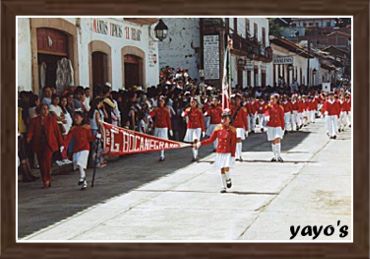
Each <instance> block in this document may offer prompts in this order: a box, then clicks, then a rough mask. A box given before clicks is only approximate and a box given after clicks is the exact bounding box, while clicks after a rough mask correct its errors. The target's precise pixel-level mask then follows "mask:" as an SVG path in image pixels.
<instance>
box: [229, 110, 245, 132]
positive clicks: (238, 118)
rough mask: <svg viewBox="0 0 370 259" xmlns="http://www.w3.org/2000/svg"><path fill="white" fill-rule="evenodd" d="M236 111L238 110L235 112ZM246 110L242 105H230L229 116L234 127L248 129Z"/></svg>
mask: <svg viewBox="0 0 370 259" xmlns="http://www.w3.org/2000/svg"><path fill="white" fill-rule="evenodd" d="M236 112H238V113H237V114H236ZM247 116H248V112H247V109H245V108H244V107H243V106H241V107H240V108H238V107H236V106H232V107H231V117H232V119H233V126H234V127H235V128H242V129H245V130H247V129H248V120H247Z"/></svg>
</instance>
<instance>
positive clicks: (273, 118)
mask: <svg viewBox="0 0 370 259" xmlns="http://www.w3.org/2000/svg"><path fill="white" fill-rule="evenodd" d="M266 114H267V115H269V116H270V120H269V121H268V122H267V126H269V127H274V128H275V127H281V128H282V129H284V126H285V121H284V108H283V106H281V105H278V104H269V105H268V106H267V111H266Z"/></svg>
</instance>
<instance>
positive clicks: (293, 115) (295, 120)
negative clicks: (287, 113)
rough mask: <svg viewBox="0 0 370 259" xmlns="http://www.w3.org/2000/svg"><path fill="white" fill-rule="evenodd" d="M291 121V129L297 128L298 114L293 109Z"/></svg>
mask: <svg viewBox="0 0 370 259" xmlns="http://www.w3.org/2000/svg"><path fill="white" fill-rule="evenodd" d="M291 121H292V130H297V126H300V125H301V124H300V120H299V116H298V111H293V113H292V115H291Z"/></svg>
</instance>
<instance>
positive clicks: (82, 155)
mask: <svg viewBox="0 0 370 259" xmlns="http://www.w3.org/2000/svg"><path fill="white" fill-rule="evenodd" d="M73 121H74V126H73V127H72V128H71V130H70V132H69V133H68V135H67V138H66V141H65V146H67V147H68V143H69V142H70V141H71V140H72V139H73V141H74V142H73V169H74V170H76V169H78V170H79V172H80V180H79V181H78V185H82V187H81V190H84V189H86V188H87V181H86V172H85V170H86V168H87V162H88V159H89V151H90V142H92V141H94V136H93V134H92V130H91V127H90V125H88V124H84V123H83V121H84V113H83V112H82V110H77V111H75V113H74V115H73ZM96 138H101V135H100V133H97V134H96Z"/></svg>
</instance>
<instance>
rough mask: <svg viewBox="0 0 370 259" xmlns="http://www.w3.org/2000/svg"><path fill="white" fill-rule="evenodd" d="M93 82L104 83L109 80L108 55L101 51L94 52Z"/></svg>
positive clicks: (96, 83) (94, 84) (94, 83)
mask: <svg viewBox="0 0 370 259" xmlns="http://www.w3.org/2000/svg"><path fill="white" fill-rule="evenodd" d="M91 59H92V82H93V86H97V85H104V84H105V83H106V82H108V55H107V54H106V53H104V52H101V51H95V52H93V53H92V58H91Z"/></svg>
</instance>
